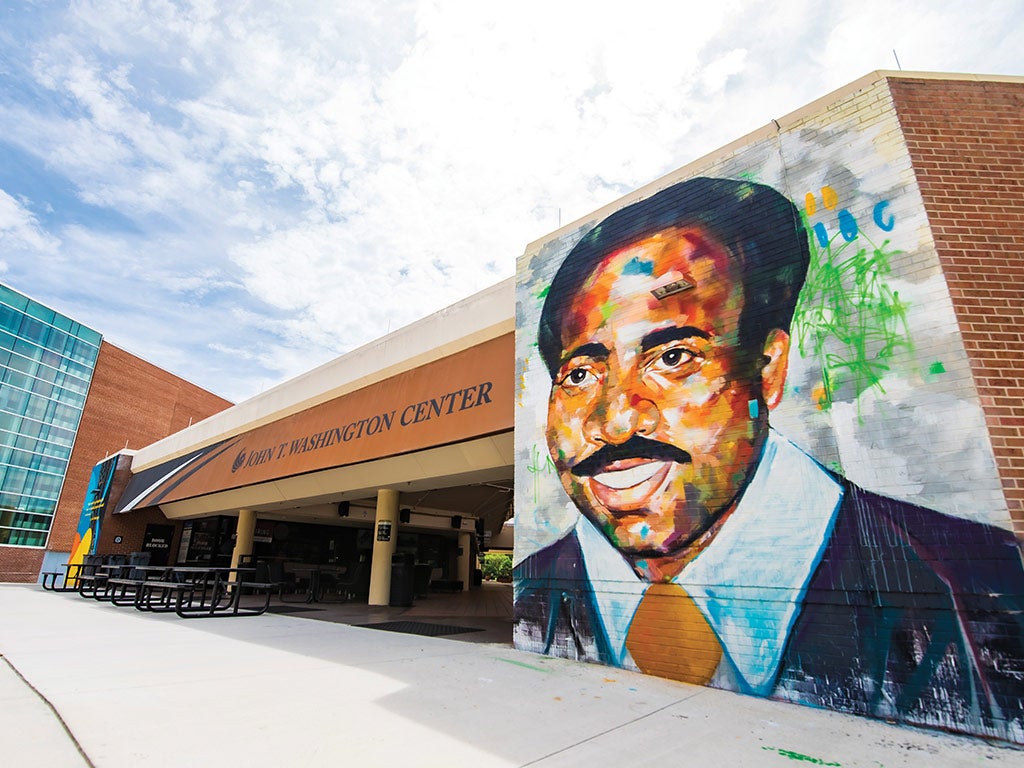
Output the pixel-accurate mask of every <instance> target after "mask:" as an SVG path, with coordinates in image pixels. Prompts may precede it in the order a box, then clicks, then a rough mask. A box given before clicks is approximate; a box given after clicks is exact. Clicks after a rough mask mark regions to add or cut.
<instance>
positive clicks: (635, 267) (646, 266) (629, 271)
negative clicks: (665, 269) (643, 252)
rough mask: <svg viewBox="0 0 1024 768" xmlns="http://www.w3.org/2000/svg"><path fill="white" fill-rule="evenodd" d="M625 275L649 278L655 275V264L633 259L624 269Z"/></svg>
mask: <svg viewBox="0 0 1024 768" xmlns="http://www.w3.org/2000/svg"><path fill="white" fill-rule="evenodd" d="M622 274H624V275H643V276H645V277H649V276H651V275H653V274H654V262H652V261H641V260H640V259H633V260H632V261H630V262H629V263H627V264H626V266H624V267H623V268H622Z"/></svg>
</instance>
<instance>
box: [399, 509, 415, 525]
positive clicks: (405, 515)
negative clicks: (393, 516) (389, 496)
mask: <svg viewBox="0 0 1024 768" xmlns="http://www.w3.org/2000/svg"><path fill="white" fill-rule="evenodd" d="M411 516H412V510H411V509H400V510H398V522H400V523H408V522H409V518H410V517H411Z"/></svg>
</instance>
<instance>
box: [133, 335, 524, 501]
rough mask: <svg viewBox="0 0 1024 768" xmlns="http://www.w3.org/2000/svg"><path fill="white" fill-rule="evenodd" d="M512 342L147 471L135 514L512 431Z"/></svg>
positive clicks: (137, 486) (138, 486)
mask: <svg viewBox="0 0 1024 768" xmlns="http://www.w3.org/2000/svg"><path fill="white" fill-rule="evenodd" d="M514 361H515V349H514V341H513V334H511V333H510V334H506V335H505V336H501V337H499V338H496V339H492V340H491V341H488V342H484V343H483V344H480V345H478V346H475V347H471V348H470V349H466V350H463V351H462V352H458V353H456V354H454V355H451V356H449V357H446V358H443V359H441V360H437V361H435V362H433V363H428V364H427V365H424V366H422V367H420V368H416V369H414V370H411V371H406V372H405V373H401V374H398V375H397V376H393V377H391V378H389V379H385V380H384V381H382V382H379V383H377V384H373V385H370V386H368V387H365V388H363V389H360V390H357V391H355V392H351V393H349V394H347V395H342V396H341V397H338V398H336V399H334V400H331V401H329V402H326V403H322V404H320V405H317V406H314V407H312V408H309V409H308V410H305V411H302V412H300V413H296V414H294V415H292V416H288V417H286V418H283V419H280V420H278V421H275V422H272V423H270V424H266V425H264V426H262V427H258V428H256V429H253V430H251V431H249V432H246V433H243V434H241V435H238V436H237V437H232V438H229V439H228V440H225V441H221V442H219V443H217V444H216V445H211V446H208V447H206V448H204V449H202V450H200V451H198V452H194V453H192V454H189V455H187V456H183V457H179V458H177V459H174V460H172V461H170V462H167V463H166V464H163V465H160V466H159V467H154V468H151V469H149V470H146V471H145V472H143V473H140V474H139V475H136V476H135V477H133V478H132V481H131V483H130V484H129V487H128V488H127V489H126V491H125V493H124V495H123V496H122V504H121V508H120V509H119V510H118V511H128V510H129V509H134V508H136V507H147V506H153V505H155V504H160V503H163V502H172V501H180V500H182V499H188V498H193V497H195V496H201V495H204V494H208V493H215V492H217V491H224V490H228V489H231V488H240V487H242V486H246V485H252V484H255V483H261V482H267V481H270V480H277V479H279V478H283V477H291V476H294V475H300V474H304V473H307V472H315V471H318V470H323V469H331V468H333V467H341V466H346V465H348V464H356V463H359V462H363V461H371V460H374V459H380V458H385V457H388V456H395V455H398V454H402V453H409V452H411V451H417V450H423V449H426V448H433V447H436V446H440V445H447V444H449V443H456V442H461V441H464V440H470V439H473V438H477V437H483V436H485V435H489V434H494V433H497V432H502V431H506V430H510V429H512V421H513V389H514Z"/></svg>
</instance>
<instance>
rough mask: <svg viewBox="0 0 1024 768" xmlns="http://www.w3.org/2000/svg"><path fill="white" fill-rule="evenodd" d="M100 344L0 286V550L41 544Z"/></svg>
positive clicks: (88, 331)
mask: <svg viewBox="0 0 1024 768" xmlns="http://www.w3.org/2000/svg"><path fill="white" fill-rule="evenodd" d="M100 340H101V336H100V334H99V333H97V332H96V331H93V330H91V329H89V328H86V327H85V326H83V325H80V324H79V323H76V322H75V321H74V320H71V319H70V318H67V317H64V316H63V315H60V314H58V313H56V312H54V311H53V310H52V309H49V308H47V307H45V306H43V305H42V304H39V303H37V302H35V301H32V300H31V299H29V298H27V297H25V296H22V295H21V294H20V293H17V292H15V291H13V290H11V289H10V288H8V287H7V286H4V285H0V545H15V546H27V547H44V546H46V538H47V536H48V535H49V532H50V524H51V523H52V522H53V514H54V511H55V510H56V507H57V499H58V497H59V496H60V490H61V486H62V485H63V483H64V473H65V472H66V471H67V468H68V460H69V459H70V458H71V447H72V445H73V444H74V441H75V433H76V431H77V430H78V422H79V420H80V419H81V417H82V409H83V408H84V407H85V398H86V395H87V394H88V391H89V383H90V382H91V381H92V374H93V370H94V369H95V367H96V358H97V356H98V355H99V349H100Z"/></svg>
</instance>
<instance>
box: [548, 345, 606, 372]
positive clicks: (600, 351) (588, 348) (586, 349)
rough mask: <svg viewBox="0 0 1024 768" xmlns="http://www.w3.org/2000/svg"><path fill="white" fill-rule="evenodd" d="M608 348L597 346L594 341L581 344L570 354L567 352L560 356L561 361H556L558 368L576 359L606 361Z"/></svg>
mask: <svg viewBox="0 0 1024 768" xmlns="http://www.w3.org/2000/svg"><path fill="white" fill-rule="evenodd" d="M608 355H609V352H608V347H606V346H605V345H604V344H598V343H597V342H596V341H595V342H591V343H589V344H581V345H580V346H578V347H576V349H574V350H572V351H571V352H567V353H566V354H564V355H562V359H561V360H559V361H558V366H559V367H562V366H563V365H565V364H566V363H568V362H569V361H570V360H573V359H574V358H577V357H591V358H594V359H595V360H607V359H608Z"/></svg>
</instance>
